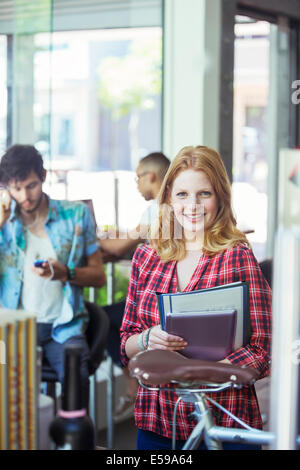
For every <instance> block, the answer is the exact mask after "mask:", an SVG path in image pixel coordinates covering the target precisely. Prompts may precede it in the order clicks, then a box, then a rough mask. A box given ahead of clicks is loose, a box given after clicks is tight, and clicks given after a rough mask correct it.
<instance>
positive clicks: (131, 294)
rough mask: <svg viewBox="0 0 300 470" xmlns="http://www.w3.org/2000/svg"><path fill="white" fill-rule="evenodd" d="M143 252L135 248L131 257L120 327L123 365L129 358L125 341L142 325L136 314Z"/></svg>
mask: <svg viewBox="0 0 300 470" xmlns="http://www.w3.org/2000/svg"><path fill="white" fill-rule="evenodd" d="M142 255H143V252H142V247H139V248H137V250H136V251H135V253H134V255H133V258H132V265H131V273H130V278H129V285H128V291H127V297H126V304H125V310H124V316H123V321H122V325H121V329H120V337H121V361H122V364H123V365H124V367H126V366H127V364H128V362H129V359H128V357H127V355H126V352H125V343H126V341H127V340H128V338H129V337H130V336H132V335H136V334H139V333H141V332H142V331H143V327H142V325H141V322H140V320H139V317H138V314H137V308H138V303H139V294H138V279H139V274H140V262H141V258H142Z"/></svg>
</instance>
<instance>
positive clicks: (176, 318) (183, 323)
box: [166, 309, 237, 361]
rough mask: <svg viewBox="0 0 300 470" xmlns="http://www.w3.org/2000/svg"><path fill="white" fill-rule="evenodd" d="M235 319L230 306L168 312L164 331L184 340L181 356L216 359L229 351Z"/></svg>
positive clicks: (223, 356) (234, 313)
mask: <svg viewBox="0 0 300 470" xmlns="http://www.w3.org/2000/svg"><path fill="white" fill-rule="evenodd" d="M236 318H237V313H236V310H233V309H227V310H217V311H202V312H201V311H200V312H183V313H168V314H167V316H166V331H167V332H168V333H170V334H174V335H176V336H180V337H181V338H183V339H185V340H186V342H187V343H188V345H187V347H186V348H185V349H183V350H182V351H180V352H181V354H183V355H184V356H186V357H189V358H193V359H203V360H207V361H220V360H222V359H224V358H225V357H226V356H228V354H230V353H231V352H232V351H233V345H234V338H235V330H236Z"/></svg>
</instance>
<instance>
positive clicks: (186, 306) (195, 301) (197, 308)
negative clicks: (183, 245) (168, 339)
mask: <svg viewBox="0 0 300 470" xmlns="http://www.w3.org/2000/svg"><path fill="white" fill-rule="evenodd" d="M156 299H157V305H158V311H159V316H160V323H161V327H162V329H163V330H165V329H166V315H167V314H173V315H176V314H177V313H180V314H182V313H184V312H201V311H216V310H220V309H221V310H224V309H225V310H226V309H234V310H236V312H237V318H236V332H235V338H234V350H237V349H239V348H241V347H243V346H245V345H246V344H248V342H249V338H250V334H251V328H250V309H249V285H248V283H247V282H235V283H231V284H224V285H221V286H216V287H211V288H207V289H200V290H194V291H190V292H176V293H163V294H162V293H156Z"/></svg>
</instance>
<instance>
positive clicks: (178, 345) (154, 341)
mask: <svg viewBox="0 0 300 470" xmlns="http://www.w3.org/2000/svg"><path fill="white" fill-rule="evenodd" d="M186 346H187V342H186V341H185V340H184V339H183V338H180V337H179V336H174V335H170V334H169V333H167V332H166V331H163V330H162V329H161V326H160V325H156V326H154V327H152V328H151V331H150V335H149V340H148V349H166V350H168V351H181V350H182V349H184V348H186Z"/></svg>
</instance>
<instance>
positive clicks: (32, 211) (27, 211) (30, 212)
mask: <svg viewBox="0 0 300 470" xmlns="http://www.w3.org/2000/svg"><path fill="white" fill-rule="evenodd" d="M43 196H44V193H43V192H42V193H41V196H40V198H39V200H38V202H37V203H36V205H35V207H34V208H33V209H29V210H26V209H23V208H21V209H22V211H23V212H26V214H33V213H34V212H36V211H37V210H38V208H39V207H40V205H41V202H42V200H43Z"/></svg>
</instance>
